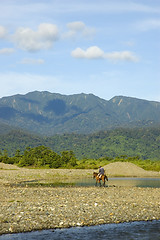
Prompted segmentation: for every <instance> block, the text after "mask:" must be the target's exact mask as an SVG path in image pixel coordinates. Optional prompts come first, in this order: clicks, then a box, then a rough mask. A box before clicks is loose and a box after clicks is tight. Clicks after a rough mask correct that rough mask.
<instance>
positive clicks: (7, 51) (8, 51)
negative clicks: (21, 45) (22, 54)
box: [0, 48, 15, 55]
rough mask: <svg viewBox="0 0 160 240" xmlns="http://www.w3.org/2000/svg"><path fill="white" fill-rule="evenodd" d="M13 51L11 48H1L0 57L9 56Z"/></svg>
mask: <svg viewBox="0 0 160 240" xmlns="http://www.w3.org/2000/svg"><path fill="white" fill-rule="evenodd" d="M14 51H15V50H14V49H13V48H2V49H0V55H1V54H4V55H9V54H11V53H13V52H14Z"/></svg>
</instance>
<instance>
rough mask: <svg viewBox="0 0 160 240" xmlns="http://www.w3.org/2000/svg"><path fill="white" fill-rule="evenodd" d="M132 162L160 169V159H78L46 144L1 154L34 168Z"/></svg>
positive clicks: (93, 166) (2, 157)
mask: <svg viewBox="0 0 160 240" xmlns="http://www.w3.org/2000/svg"><path fill="white" fill-rule="evenodd" d="M117 161H121V162H122V161H123V162H132V163H134V164H136V165H138V166H140V167H142V168H144V169H145V170H154V171H160V161H153V160H152V161H151V160H142V159H140V158H139V156H135V157H128V156H127V155H121V156H117V157H115V158H110V157H107V156H106V157H102V158H99V159H82V160H78V159H76V157H75V154H74V152H73V151H62V152H61V153H60V154H57V153H56V152H54V151H53V150H51V149H50V148H48V147H45V146H38V147H34V148H30V147H27V148H26V149H25V151H24V153H23V154H21V153H20V151H19V150H17V151H16V153H15V154H14V156H12V157H9V156H8V154H7V151H6V150H5V151H4V152H3V154H1V155H0V162H2V163H7V164H15V165H18V166H20V167H34V168H79V169H85V168H90V169H96V168H98V166H99V165H102V166H104V165H107V164H108V163H111V162H117Z"/></svg>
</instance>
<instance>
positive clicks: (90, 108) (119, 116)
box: [0, 91, 160, 136]
mask: <svg viewBox="0 0 160 240" xmlns="http://www.w3.org/2000/svg"><path fill="white" fill-rule="evenodd" d="M0 123H1V124H5V125H6V126H8V128H15V127H16V128H20V129H24V130H27V131H30V132H33V133H34V134H41V135H45V136H52V135H55V134H63V133H78V134H90V133H94V132H97V131H101V130H102V131H103V130H107V129H114V128H117V127H131V128H133V127H135V126H139V127H143V126H147V127H148V126H154V125H155V124H157V123H160V103H159V102H151V101H146V100H141V99H136V98H130V97H124V96H117V97H114V98H112V99H111V100H109V101H107V100H104V99H101V98H99V97H97V96H95V95H93V94H84V93H81V94H74V95H61V94H58V93H50V92H38V91H35V92H31V93H28V94H26V95H20V94H18V95H14V96H11V97H4V98H1V99H0Z"/></svg>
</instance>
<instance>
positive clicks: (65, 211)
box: [0, 185, 160, 234]
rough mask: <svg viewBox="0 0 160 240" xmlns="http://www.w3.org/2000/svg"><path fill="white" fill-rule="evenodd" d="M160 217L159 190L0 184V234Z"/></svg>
mask: <svg viewBox="0 0 160 240" xmlns="http://www.w3.org/2000/svg"><path fill="white" fill-rule="evenodd" d="M155 219H160V191H159V189H158V188H139V187H109V188H98V187H97V188H96V187H57V188H47V187H45V188H43V187H37V188H36V187H34V188H26V187H10V186H4V185H1V186H0V234H6V233H13V232H14V233H16V232H25V231H32V230H41V229H55V228H66V227H72V226H78V227H80V226H90V225H98V224H105V223H120V222H129V221H141V220H143V221H148V220H155Z"/></svg>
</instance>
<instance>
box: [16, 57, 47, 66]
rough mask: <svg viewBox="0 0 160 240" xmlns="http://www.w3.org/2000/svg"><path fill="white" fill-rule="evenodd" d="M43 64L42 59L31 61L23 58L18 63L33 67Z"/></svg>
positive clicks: (31, 59)
mask: <svg viewBox="0 0 160 240" xmlns="http://www.w3.org/2000/svg"><path fill="white" fill-rule="evenodd" d="M43 63H44V60H43V59H33V58H24V59H22V61H21V62H20V64H31V65H34V64H37V65H39V64H43Z"/></svg>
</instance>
